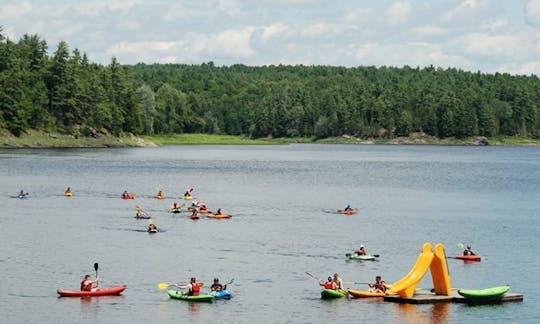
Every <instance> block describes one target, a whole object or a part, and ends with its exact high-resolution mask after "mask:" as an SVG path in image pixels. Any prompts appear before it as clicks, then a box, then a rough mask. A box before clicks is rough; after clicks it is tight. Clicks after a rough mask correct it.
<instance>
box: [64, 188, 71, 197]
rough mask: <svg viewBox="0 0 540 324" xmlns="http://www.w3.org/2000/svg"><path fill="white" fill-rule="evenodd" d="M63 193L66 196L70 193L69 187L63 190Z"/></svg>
mask: <svg viewBox="0 0 540 324" xmlns="http://www.w3.org/2000/svg"><path fill="white" fill-rule="evenodd" d="M64 195H65V196H67V195H72V192H71V187H67V189H66V191H64Z"/></svg>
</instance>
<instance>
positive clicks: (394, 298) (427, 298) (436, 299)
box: [384, 289, 523, 305]
mask: <svg viewBox="0 0 540 324" xmlns="http://www.w3.org/2000/svg"><path fill="white" fill-rule="evenodd" d="M384 301H388V302H393V303H402V304H435V303H461V304H474V305H476V304H501V303H507V302H520V301H523V294H520V293H511V292H508V293H506V294H505V295H504V296H502V297H501V298H497V299H491V300H477V299H470V298H465V297H463V296H461V295H460V294H458V292H457V289H452V293H451V294H450V296H443V295H435V294H434V293H432V292H430V291H428V290H425V291H416V292H415V294H414V296H413V297H410V298H402V297H399V296H398V295H390V296H385V297H384Z"/></svg>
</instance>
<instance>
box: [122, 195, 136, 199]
mask: <svg viewBox="0 0 540 324" xmlns="http://www.w3.org/2000/svg"><path fill="white" fill-rule="evenodd" d="M122 199H135V196H133V195H131V196H122Z"/></svg>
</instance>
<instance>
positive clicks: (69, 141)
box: [0, 132, 143, 148]
mask: <svg viewBox="0 0 540 324" xmlns="http://www.w3.org/2000/svg"><path fill="white" fill-rule="evenodd" d="M2 146H3V147H12V148H25V147H27V148H42V147H43V148H77V147H133V146H143V145H142V143H141V142H140V140H138V139H137V138H136V137H114V136H102V137H100V138H93V137H79V138H75V137H73V136H69V135H58V134H46V133H39V132H29V133H27V134H24V135H21V136H20V137H16V136H5V135H4V136H1V137H0V147H2Z"/></svg>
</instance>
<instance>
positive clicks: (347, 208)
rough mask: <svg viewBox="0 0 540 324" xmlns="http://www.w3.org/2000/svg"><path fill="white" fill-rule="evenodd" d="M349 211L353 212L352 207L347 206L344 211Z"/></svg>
mask: <svg viewBox="0 0 540 324" xmlns="http://www.w3.org/2000/svg"><path fill="white" fill-rule="evenodd" d="M349 210H352V208H351V205H347V207H345V209H344V211H349Z"/></svg>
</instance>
